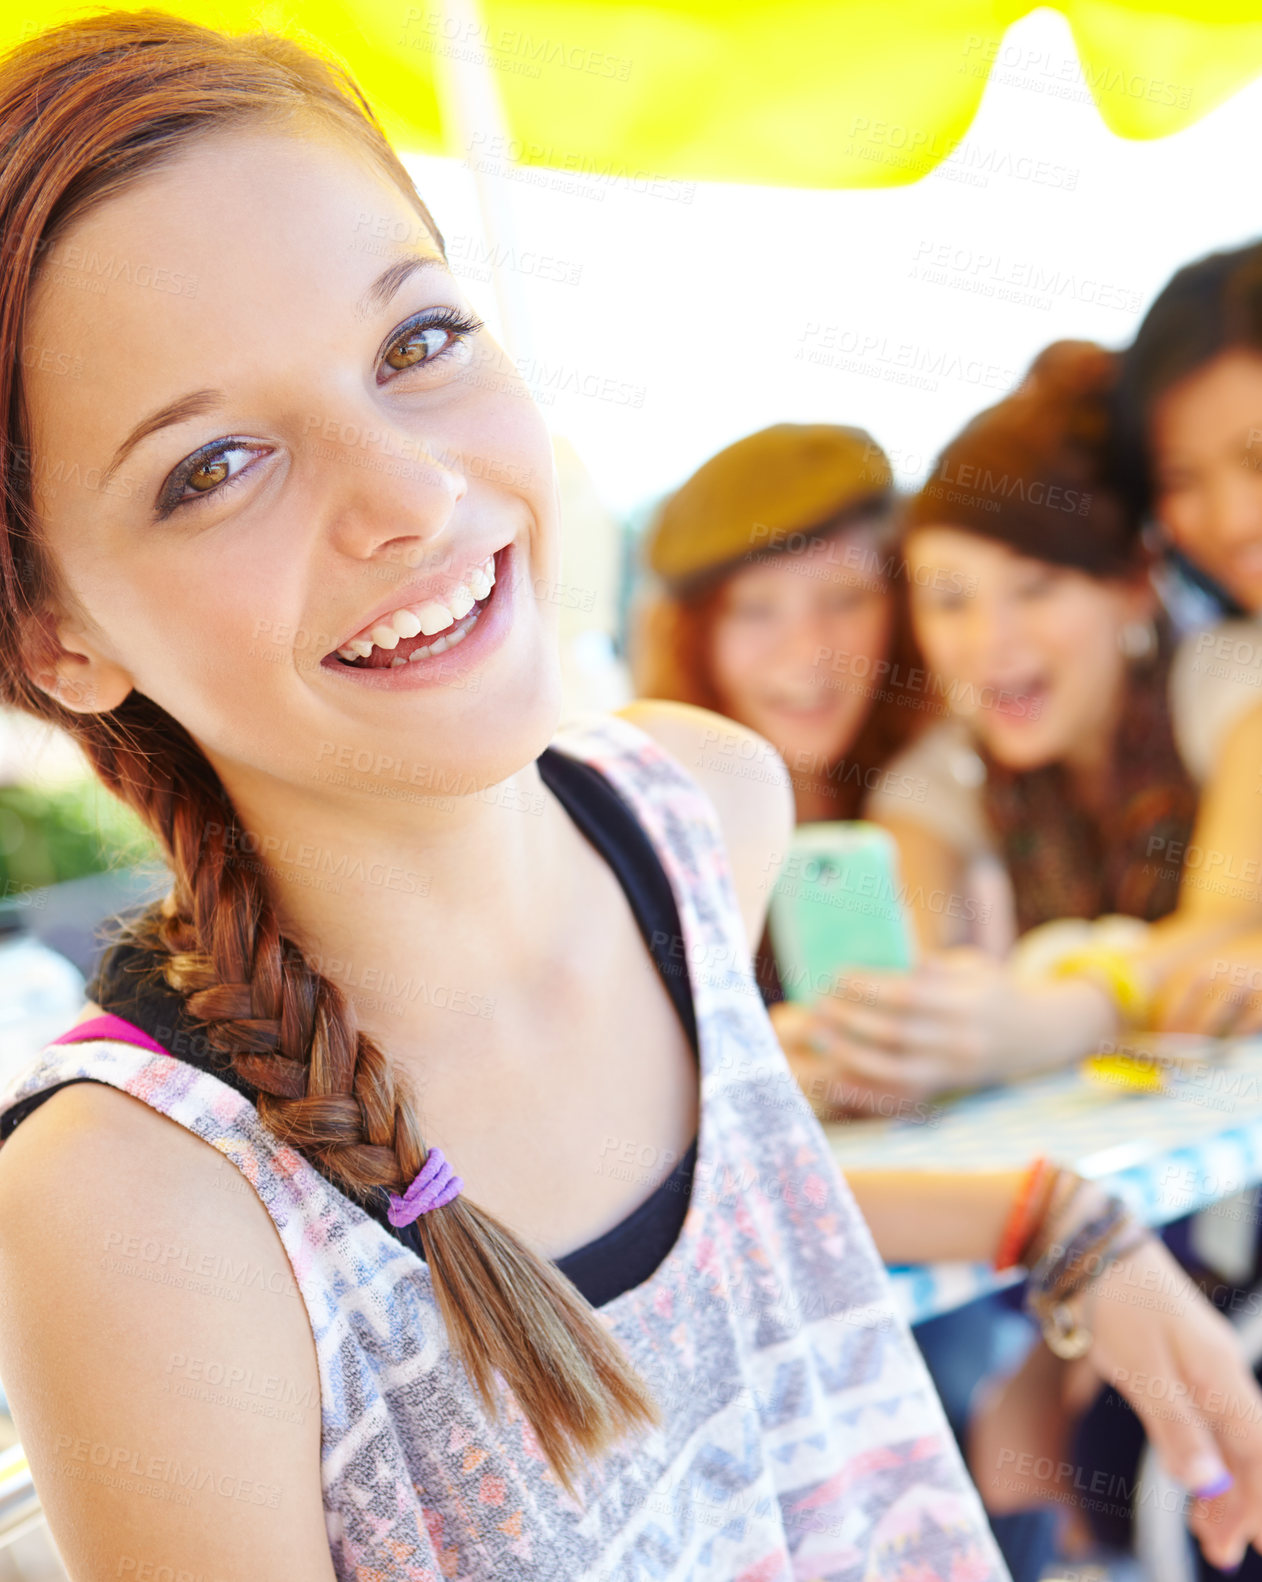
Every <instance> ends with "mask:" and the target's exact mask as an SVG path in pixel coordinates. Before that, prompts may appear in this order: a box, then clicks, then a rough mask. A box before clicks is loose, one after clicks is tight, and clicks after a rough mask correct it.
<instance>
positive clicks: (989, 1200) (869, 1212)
mask: <svg viewBox="0 0 1262 1582" xmlns="http://www.w3.org/2000/svg"><path fill="white" fill-rule="evenodd" d="M1024 1174H1025V1172H1024V1171H1022V1170H985V1171H982V1170H979V1171H975V1172H974V1171H969V1172H967V1173H961V1172H959V1171H946V1170H848V1171H847V1172H846V1181H847V1182H848V1183H849V1186H850V1190H851V1191H852V1192H853V1193H854V1196H855V1201H856V1202H857V1203H858V1205H859V1208H860V1210H861V1212H862V1214H863V1217H864V1219H865V1220H867V1222H868V1229H869V1230H870V1231H871V1232H872V1239H873V1241H875V1242H876V1245H877V1250H878V1252H879V1253H880V1254H881V1257H882V1259H883V1260H884V1261H885V1262H886V1263H889V1264H897V1263H936V1262H939V1261H941V1262H955V1261H959V1262H963V1263H990V1262H991V1261H992V1260H993V1259H994V1258H995V1257H996V1256H997V1254H998V1249H999V1238H1000V1237H1001V1236H1002V1235H1003V1228H1004V1225H1005V1223H1006V1221H1007V1218H1008V1214H1009V1212H1010V1211H1011V1208H1012V1204H1013V1200H1014V1199H1015V1197H1016V1195H1017V1192H1018V1190H1019V1188H1020V1185H1021V1181H1022V1179H1023V1177H1024Z"/></svg>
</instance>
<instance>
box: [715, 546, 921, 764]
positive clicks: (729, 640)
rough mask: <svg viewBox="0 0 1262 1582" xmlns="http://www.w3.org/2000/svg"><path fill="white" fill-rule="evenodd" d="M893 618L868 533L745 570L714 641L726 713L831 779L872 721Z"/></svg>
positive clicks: (737, 575)
mask: <svg viewBox="0 0 1262 1582" xmlns="http://www.w3.org/2000/svg"><path fill="white" fill-rule="evenodd" d="M890 618H891V611H890V596H889V592H888V590H887V587H886V584H885V580H884V577H883V575H882V574H881V572H880V569H879V556H878V555H877V554H876V552H875V551H874V549H873V548H872V544H871V541H870V536H869V535H868V534H866V533H862V532H861V533H858V534H853V535H847V536H846V537H838V538H831V539H823V540H820V541H819V542H818V543H816V544H814V545H813V546H812V547H811V548H810V549H809V550H803V551H801V552H800V553H799V552H796V551H790V552H787V553H784V554H781V555H776V556H773V557H770V558H768V559H767V560H766V561H764V562H761V563H758V562H753V563H751V564H750V565H748V566H742V567H741V568H740V570H738V571H735V572H733V573H732V575H731V576H730V577H729V578H728V579H727V581H726V583H725V584H724V587H723V592H722V595H721V599H720V604H719V608H718V612H717V614H716V617H715V622H714V626H713V630H712V636H711V645H710V665H711V675H712V678H713V681H714V685H715V689H716V691H717V692H718V695H719V698H720V700H721V701H722V705H723V712H724V713H725V714H727V715H729V716H730V717H731V718H732V719H734V720H738V721H739V722H740V723H741V724H743V725H748V726H749V727H750V728H751V729H753V730H756V731H758V732H760V733H761V734H762V735H763V736H765V737H766V738H767V740H768V741H770V742H771V744H772V745H773V746H774V747H775V748H776V749H777V751H778V752H779V753H780V754H781V756H782V757H783V758H784V759H785V760H786V762H787V763H788V765H789V767H790V769H800V770H802V771H811V772H815V773H823V772H824V771H825V770H826V769H827V767H828V765H830V764H832V763H834V762H836V761H837V760H838V759H840V758H843V757H844V756H845V754H846V753H847V752H848V751H849V749H850V747H851V745H852V744H853V742H854V740H855V737H856V736H857V735H858V733H859V730H860V728H861V727H862V725H863V722H864V720H865V719H866V718H867V715H868V711H869V709H870V708H871V706H872V693H873V690H874V688H875V686H876V683H875V682H874V680H873V675H874V672H875V670H876V667H877V665H878V663H879V662H880V661H881V660H883V659H884V658H885V655H886V651H887V648H888V645H889V637H890ZM856 678H861V679H856Z"/></svg>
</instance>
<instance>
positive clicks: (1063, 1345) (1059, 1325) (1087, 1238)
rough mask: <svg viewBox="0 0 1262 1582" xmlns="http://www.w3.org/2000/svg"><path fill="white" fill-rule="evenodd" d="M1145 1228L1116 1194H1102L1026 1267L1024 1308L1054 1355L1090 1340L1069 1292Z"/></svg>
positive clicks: (1080, 1350)
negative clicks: (1091, 1210)
mask: <svg viewBox="0 0 1262 1582" xmlns="http://www.w3.org/2000/svg"><path fill="white" fill-rule="evenodd" d="M1058 1184H1059V1183H1058ZM1085 1185H1086V1182H1084V1181H1081V1180H1079V1181H1077V1182H1076V1183H1075V1185H1074V1187H1073V1190H1072V1191H1071V1193H1070V1196H1069V1198H1068V1200H1067V1204H1066V1206H1068V1205H1069V1204H1072V1202H1073V1201H1074V1199H1075V1198H1077V1196H1078V1194H1079V1192H1080V1191H1081V1190H1082V1188H1083V1187H1084V1186H1085ZM1147 1234H1148V1231H1147V1229H1146V1228H1145V1227H1144V1226H1143V1225H1142V1224H1141V1223H1140V1222H1139V1221H1138V1220H1137V1219H1136V1218H1135V1216H1134V1215H1133V1214H1132V1213H1131V1211H1130V1209H1129V1208H1128V1207H1127V1205H1126V1203H1125V1202H1124V1201H1123V1200H1122V1199H1121V1198H1118V1197H1110V1198H1106V1199H1105V1200H1104V1202H1103V1204H1102V1205H1101V1207H1100V1209H1099V1211H1098V1212H1097V1213H1096V1214H1094V1215H1093V1216H1092V1217H1091V1218H1090V1219H1088V1220H1087V1221H1086V1222H1085V1223H1084V1224H1082V1225H1081V1226H1079V1228H1078V1230H1076V1231H1075V1232H1074V1234H1073V1235H1072V1236H1071V1237H1070V1238H1069V1240H1068V1241H1067V1242H1065V1243H1064V1244H1057V1243H1054V1242H1053V1243H1052V1244H1051V1245H1050V1246H1048V1247H1047V1248H1046V1250H1045V1251H1044V1252H1043V1253H1042V1256H1041V1257H1040V1258H1039V1259H1038V1260H1037V1262H1036V1263H1035V1264H1034V1266H1033V1267H1032V1268H1031V1270H1030V1279H1029V1284H1028V1286H1027V1289H1026V1298H1025V1302H1026V1308H1027V1310H1028V1311H1029V1312H1030V1314H1031V1315H1032V1316H1033V1317H1034V1318H1036V1319H1037V1320H1038V1322H1039V1324H1040V1326H1041V1328H1042V1331H1043V1338H1044V1340H1045V1341H1046V1342H1047V1344H1048V1347H1049V1348H1050V1349H1051V1350H1052V1351H1053V1352H1055V1354H1056V1355H1057V1356H1058V1357H1064V1358H1074V1357H1081V1356H1083V1355H1084V1353H1085V1352H1086V1351H1087V1350H1088V1348H1089V1347H1090V1345H1091V1341H1092V1334H1091V1331H1090V1330H1089V1329H1088V1328H1087V1327H1086V1325H1085V1324H1083V1322H1082V1321H1081V1319H1080V1318H1079V1317H1077V1316H1076V1315H1075V1314H1074V1312H1073V1310H1072V1308H1071V1306H1070V1304H1071V1303H1072V1302H1073V1300H1074V1298H1076V1297H1078V1296H1081V1295H1082V1294H1083V1293H1084V1292H1085V1291H1086V1290H1087V1288H1088V1287H1089V1286H1090V1285H1092V1284H1093V1283H1094V1282H1095V1281H1096V1280H1097V1279H1099V1277H1100V1275H1101V1274H1103V1273H1104V1271H1105V1269H1106V1268H1107V1267H1108V1266H1109V1264H1111V1263H1113V1262H1114V1261H1115V1260H1116V1259H1118V1258H1121V1257H1123V1256H1124V1255H1125V1254H1126V1253H1128V1252H1130V1251H1132V1249H1133V1248H1134V1247H1136V1246H1137V1245H1138V1244H1139V1242H1140V1241H1142V1240H1143V1238H1144V1237H1145V1236H1147Z"/></svg>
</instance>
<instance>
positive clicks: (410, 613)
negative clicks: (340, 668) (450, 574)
mask: <svg viewBox="0 0 1262 1582" xmlns="http://www.w3.org/2000/svg"><path fill="white" fill-rule="evenodd" d="M494 586H495V556H494V555H488V556H487V557H486V559H485V560H484V561H483V562H482V563H481V565H478V566H474V567H473V568H472V570H471V571H469V572H468V573H467V575H466V576H465V580H464V581H463V582H461V583H458V584H457V585H456V587H455V588H453V589H452V591H451V593H450V594H449V595H448V599H447V603H446V604H442V603H440V602H439V601H438V600H437V599H431V600H430V601H429V603H428V604H422V605H421V606H420V607H419V608H416V609H405V610H395V611H394V613H393V614H392V615H388V616H386V617H385V618H384V619H383V620H380V621H378V622H377V624H376V626H374V627H373V628H372V629H371V633H370V636H371V641H369V638H367V637H352V638H351V640H350V642H348V643H344V644H343V645H342V647H341V648H339V649H338V650H337V652H338V655H339V656H340V657H341V658H342V659H345V660H348V661H349V660H355V659H367V658H368V656H369V655H370V654H371V653H372V651H373V648H374V647H377V648H384V649H385V650H386V651H387V652H389V651H390V650H391V649H395V648H397V647H398V646H399V643H400V641H401V640H402V639H404V638H412V637H419V636H421V635H422V634H424V636H426V637H436V636H437V634H438V633H439V632H443V633H445V634H446V636H445V639H440V640H439V642H436V643H430V644H428V645H426V646H423V647H421V648H418V649H417V650H416V652H415V653H413V654H412V655H411V656H410V657H411V658H413V659H424V658H425V657H426V655H428V654H432V653H442V652H443V648H444V647H447V648H450V647H452V646H453V645H454V644H456V643H458V642H459V641H460V639H461V638H462V637H463V636H464V635H465V632H466V631H467V630H468V629H469V628H468V626H465V627H459V626H457V627H456V629H455V630H454V631H448V628H449V627H452V626H454V625H455V623H456V622H458V621H464V619H465V617H466V616H467V615H468V614H469V613H470V611H471V610H472V609H473V606H474V605H475V604H476V603H477V602H478V601H479V600H480V599H485V598H487V597H488V596H489V595H490V592H491V589H492V588H493V587H494ZM475 619H476V617H475ZM469 624H470V625H472V622H470V623H469ZM440 644H441V645H442V646H440ZM393 662H394V664H396V665H401V664H406V663H407V661H406V660H405V659H401V658H398V659H395V660H394V661H393Z"/></svg>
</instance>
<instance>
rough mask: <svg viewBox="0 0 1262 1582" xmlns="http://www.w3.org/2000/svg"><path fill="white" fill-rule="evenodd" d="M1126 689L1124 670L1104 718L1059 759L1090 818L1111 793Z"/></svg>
mask: <svg viewBox="0 0 1262 1582" xmlns="http://www.w3.org/2000/svg"><path fill="white" fill-rule="evenodd" d="M1126 690H1127V689H1126V673H1125V672H1124V671H1123V672H1122V674H1121V675H1120V676H1119V677H1118V680H1117V684H1116V685H1115V686H1114V687H1113V689H1112V693H1111V695H1110V697H1109V699H1108V707H1107V709H1106V710H1105V713H1104V715H1103V716H1102V717H1101V718H1100V719H1099V720H1098V721H1097V722H1096V723H1095V724H1094V725H1093V726H1092V727H1091V728H1090V729H1088V730H1085V731H1083V732H1081V734H1080V735H1079V736H1078V737H1077V739H1076V740H1075V742H1074V745H1073V747H1072V748H1071V749H1070V751H1069V752H1067V753H1066V754H1065V756H1064V758H1063V759H1062V760H1061V761H1062V762H1063V763H1064V765H1065V770H1066V773H1067V774H1068V775H1069V778H1070V782H1071V784H1072V785H1073V788H1074V793H1075V796H1076V798H1077V800H1078V803H1079V805H1080V806H1081V807H1083V808H1084V809H1085V810H1086V811H1087V812H1088V813H1090V814H1092V815H1093V816H1098V815H1099V814H1101V813H1103V812H1104V811H1105V809H1106V808H1107V806H1108V803H1109V799H1110V797H1111V796H1112V793H1113V771H1114V767H1115V759H1116V756H1117V729H1118V726H1119V724H1120V723H1121V718H1122V709H1123V707H1124V706H1125V699H1126Z"/></svg>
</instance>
